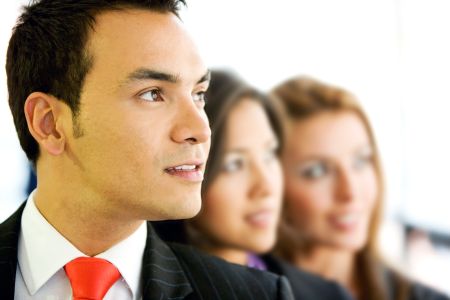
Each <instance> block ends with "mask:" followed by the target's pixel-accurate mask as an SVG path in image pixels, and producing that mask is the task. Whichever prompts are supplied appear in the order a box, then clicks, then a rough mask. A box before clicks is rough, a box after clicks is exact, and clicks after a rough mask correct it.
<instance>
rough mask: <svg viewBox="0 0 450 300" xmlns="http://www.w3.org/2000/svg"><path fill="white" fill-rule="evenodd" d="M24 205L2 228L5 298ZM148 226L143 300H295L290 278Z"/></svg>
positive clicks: (0, 283) (0, 275) (1, 293)
mask: <svg viewBox="0 0 450 300" xmlns="http://www.w3.org/2000/svg"><path fill="white" fill-rule="evenodd" d="M24 207H25V205H22V206H21V207H20V208H19V209H18V210H17V211H16V212H15V213H14V214H13V215H12V216H11V217H10V218H9V219H7V220H6V221H5V222H3V223H2V224H0V298H1V299H2V300H13V299H14V289H15V278H16V268H17V248H18V247H17V245H18V239H19V234H20V227H21V217H22V212H23V209H24ZM147 224H148V236H147V243H146V247H145V250H144V258H143V265H142V267H143V271H142V279H143V300H160V299H161V300H162V299H172V300H175V299H178V300H181V299H186V300H194V299H205V300H209V299H223V300H226V299H227V300H228V299H230V300H231V299H233V300H235V299H236V300H237V299H242V300H244V299H245V300H251V299H254V300H262V299H282V300H290V299H293V296H292V291H291V289H290V286H289V283H288V282H287V280H286V278H284V277H280V276H276V275H273V274H269V273H266V272H260V271H256V270H251V269H248V268H245V267H241V266H237V265H233V264H229V263H227V262H225V261H224V260H221V259H218V258H215V257H211V256H208V255H204V254H200V253H199V252H197V251H195V250H193V249H192V248H190V247H186V246H181V245H175V244H173V245H172V244H167V243H165V242H163V241H161V240H160V239H159V237H158V236H157V235H156V234H155V232H154V231H153V228H152V226H151V225H150V223H147Z"/></svg>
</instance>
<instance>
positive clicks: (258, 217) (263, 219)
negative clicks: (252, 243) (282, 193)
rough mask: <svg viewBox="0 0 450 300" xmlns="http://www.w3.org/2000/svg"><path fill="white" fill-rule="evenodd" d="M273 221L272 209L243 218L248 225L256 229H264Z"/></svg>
mask: <svg viewBox="0 0 450 300" xmlns="http://www.w3.org/2000/svg"><path fill="white" fill-rule="evenodd" d="M274 219H275V214H274V210H273V209H261V210H258V211H256V212H253V213H250V214H247V215H246V216H245V220H246V221H247V222H248V223H249V224H250V225H252V226H254V227H258V228H266V227H268V226H270V225H272V224H273V222H274Z"/></svg>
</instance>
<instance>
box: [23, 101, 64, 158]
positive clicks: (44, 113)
mask: <svg viewBox="0 0 450 300" xmlns="http://www.w3.org/2000/svg"><path fill="white" fill-rule="evenodd" d="M62 104H63V103H62V102H61V101H60V100H57V99H56V98H55V97H53V96H51V95H48V94H45V93H41V92H33V93H31V94H30V95H29V96H28V98H27V100H26V101H25V106H24V111H25V117H26V119H27V124H28V130H29V131H30V133H31V135H32V136H33V137H34V139H35V140H36V141H37V142H38V144H39V146H40V149H41V151H45V152H47V153H49V154H51V155H55V156H56V155H60V154H62V153H63V152H64V148H65V142H66V141H65V138H66V137H65V135H64V131H63V129H62V128H63V127H62V126H58V121H59V118H60V117H61V108H60V106H61V105H62Z"/></svg>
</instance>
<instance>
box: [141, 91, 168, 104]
mask: <svg viewBox="0 0 450 300" xmlns="http://www.w3.org/2000/svg"><path fill="white" fill-rule="evenodd" d="M139 98H141V99H142V100H144V101H149V102H157V101H163V98H162V96H161V91H160V90H158V89H153V90H149V91H146V92H144V93H142V94H140V95H139Z"/></svg>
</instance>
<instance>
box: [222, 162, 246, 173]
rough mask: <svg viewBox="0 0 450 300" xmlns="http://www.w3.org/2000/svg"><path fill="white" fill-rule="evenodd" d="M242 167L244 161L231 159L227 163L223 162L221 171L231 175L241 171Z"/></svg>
mask: <svg viewBox="0 0 450 300" xmlns="http://www.w3.org/2000/svg"><path fill="white" fill-rule="evenodd" d="M243 166H244V161H243V160H242V159H233V160H230V161H228V162H225V164H224V165H223V168H222V169H223V171H224V172H226V173H232V172H236V171H239V170H241V169H242V168H243Z"/></svg>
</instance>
